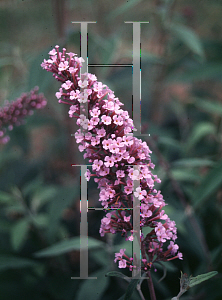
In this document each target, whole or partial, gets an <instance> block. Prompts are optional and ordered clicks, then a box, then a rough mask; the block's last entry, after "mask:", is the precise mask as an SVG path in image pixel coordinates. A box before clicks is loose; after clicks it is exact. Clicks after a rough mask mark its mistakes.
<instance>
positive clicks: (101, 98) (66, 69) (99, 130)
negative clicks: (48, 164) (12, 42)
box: [41, 46, 182, 271]
mask: <svg viewBox="0 0 222 300" xmlns="http://www.w3.org/2000/svg"><path fill="white" fill-rule="evenodd" d="M49 55H50V59H48V60H45V59H44V62H43V63H42V64H41V66H42V67H43V69H45V70H47V71H49V72H52V73H53V76H54V77H55V78H56V79H57V80H58V81H60V82H61V88H60V89H59V92H57V93H56V94H55V95H56V97H57V99H59V100H58V102H59V103H65V104H67V105H69V106H70V107H69V116H70V117H71V118H72V117H75V118H77V124H78V125H79V127H80V128H79V129H78V130H77V132H76V133H75V138H76V142H77V143H79V144H80V145H79V150H80V151H81V152H83V151H86V152H85V153H84V158H85V159H86V158H87V159H88V160H89V162H90V163H92V171H90V170H87V172H86V174H85V176H86V178H87V180H89V179H90V177H92V176H93V177H95V178H94V180H95V182H97V183H98V188H99V189H100V194H99V201H100V202H101V205H102V206H103V207H104V208H105V209H107V210H109V212H108V213H107V214H106V216H105V217H104V218H103V219H102V221H101V227H100V235H101V236H104V234H105V233H108V232H111V233H116V232H121V233H122V236H125V238H126V240H129V241H133V238H134V237H133V226H132V216H133V215H132V214H133V212H132V209H130V208H132V207H133V195H134V196H135V197H137V198H138V200H140V228H141V229H142V227H147V226H148V227H150V228H151V230H150V232H149V233H148V234H147V235H146V236H145V237H144V235H143V234H141V237H140V239H141V251H142V256H143V259H142V262H143V266H141V269H142V270H145V271H146V270H147V269H150V268H151V266H152V264H153V263H154V262H156V261H167V260H171V259H175V258H180V259H182V254H181V253H180V252H178V248H179V247H178V245H177V244H175V243H174V241H175V240H176V238H177V229H176V226H175V222H174V221H171V220H170V219H169V217H168V216H167V215H166V214H165V212H164V210H163V209H162V208H163V207H164V206H165V205H166V204H165V201H164V199H163V196H162V195H161V193H160V191H157V190H156V189H155V188H154V184H155V182H160V179H159V178H157V176H156V175H153V174H152V169H153V168H154V164H153V163H152V162H151V159H150V153H151V151H150V149H149V147H148V146H147V144H146V142H143V141H142V140H141V139H137V138H136V137H134V136H133V131H134V130H136V129H135V128H134V125H133V121H132V119H131V118H130V117H129V114H128V112H127V111H124V110H123V109H121V108H120V107H121V106H122V105H123V103H121V102H120V101H119V99H118V98H117V97H115V95H114V92H113V91H112V90H110V89H109V88H108V86H106V85H105V84H103V83H102V82H98V81H97V78H96V76H95V75H93V74H90V73H85V74H82V75H81V76H79V72H80V68H81V66H82V62H84V60H83V58H81V57H80V58H79V57H76V54H74V53H72V52H70V53H66V49H65V48H63V51H62V52H59V46H55V49H53V50H51V51H50V52H49ZM86 102H88V113H85V114H82V112H84V103H86ZM134 166H137V169H135V168H134ZM135 180H137V181H139V182H140V186H139V187H138V188H137V189H136V191H135V192H134V190H133V186H134V181H135ZM167 241H168V242H169V243H168V247H166V246H164V243H165V242H167ZM163 246H164V247H163ZM124 252H125V249H121V250H120V252H119V253H116V254H115V262H116V261H119V268H126V267H129V268H130V270H132V268H133V258H129V257H128V256H126V255H125V253H124Z"/></svg>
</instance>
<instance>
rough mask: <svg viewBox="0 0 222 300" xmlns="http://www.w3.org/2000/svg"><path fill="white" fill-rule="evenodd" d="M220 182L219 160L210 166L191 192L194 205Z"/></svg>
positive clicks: (202, 199) (214, 189) (221, 179)
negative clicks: (213, 165)
mask: <svg viewBox="0 0 222 300" xmlns="http://www.w3.org/2000/svg"><path fill="white" fill-rule="evenodd" d="M221 184H222V161H219V162H218V164H217V166H215V167H214V168H212V169H211V170H210V171H209V172H208V174H207V175H206V176H205V177H204V178H203V180H202V182H201V184H200V185H199V186H198V188H197V189H196V191H195V192H194V194H193V197H192V201H193V204H194V207H195V208H197V207H198V206H199V205H201V204H202V203H203V201H204V200H206V199H207V198H208V199H209V198H210V196H211V195H212V194H213V193H214V192H215V191H216V190H217V189H218V188H219V187H220V186H221Z"/></svg>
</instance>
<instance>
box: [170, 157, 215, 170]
mask: <svg viewBox="0 0 222 300" xmlns="http://www.w3.org/2000/svg"><path fill="white" fill-rule="evenodd" d="M214 164H215V163H214V162H213V161H212V160H209V159H204V158H196V157H195V158H182V159H178V160H176V161H174V162H173V163H172V165H173V166H176V167H183V168H184V167H185V168H186V167H187V168H190V167H191V168H194V167H203V166H204V167H205V166H213V165H214Z"/></svg>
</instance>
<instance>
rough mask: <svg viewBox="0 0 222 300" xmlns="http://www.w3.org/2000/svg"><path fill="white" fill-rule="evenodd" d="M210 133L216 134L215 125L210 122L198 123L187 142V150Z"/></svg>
mask: <svg viewBox="0 0 222 300" xmlns="http://www.w3.org/2000/svg"><path fill="white" fill-rule="evenodd" d="M209 134H216V128H215V125H214V124H212V123H210V122H200V123H198V124H197V125H196V126H195V127H194V129H193V131H192V133H191V136H190V138H189V140H188V142H187V145H186V151H189V150H190V149H191V148H193V147H194V145H196V144H197V143H198V142H199V141H200V140H201V139H202V138H203V137H205V136H206V135H209Z"/></svg>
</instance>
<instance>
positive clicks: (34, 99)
mask: <svg viewBox="0 0 222 300" xmlns="http://www.w3.org/2000/svg"><path fill="white" fill-rule="evenodd" d="M46 104H47V101H46V99H45V97H44V96H43V94H38V87H35V88H34V89H33V90H31V91H30V93H23V94H22V95H21V96H20V97H19V98H18V99H16V100H15V101H13V102H8V101H6V103H5V106H3V107H1V108H0V144H6V143H7V142H8V141H9V140H10V138H9V136H7V135H5V134H6V131H7V129H8V130H12V129H13V126H19V125H21V124H24V118H25V117H26V116H29V115H32V114H33V112H34V109H40V108H44V107H45V106H46Z"/></svg>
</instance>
